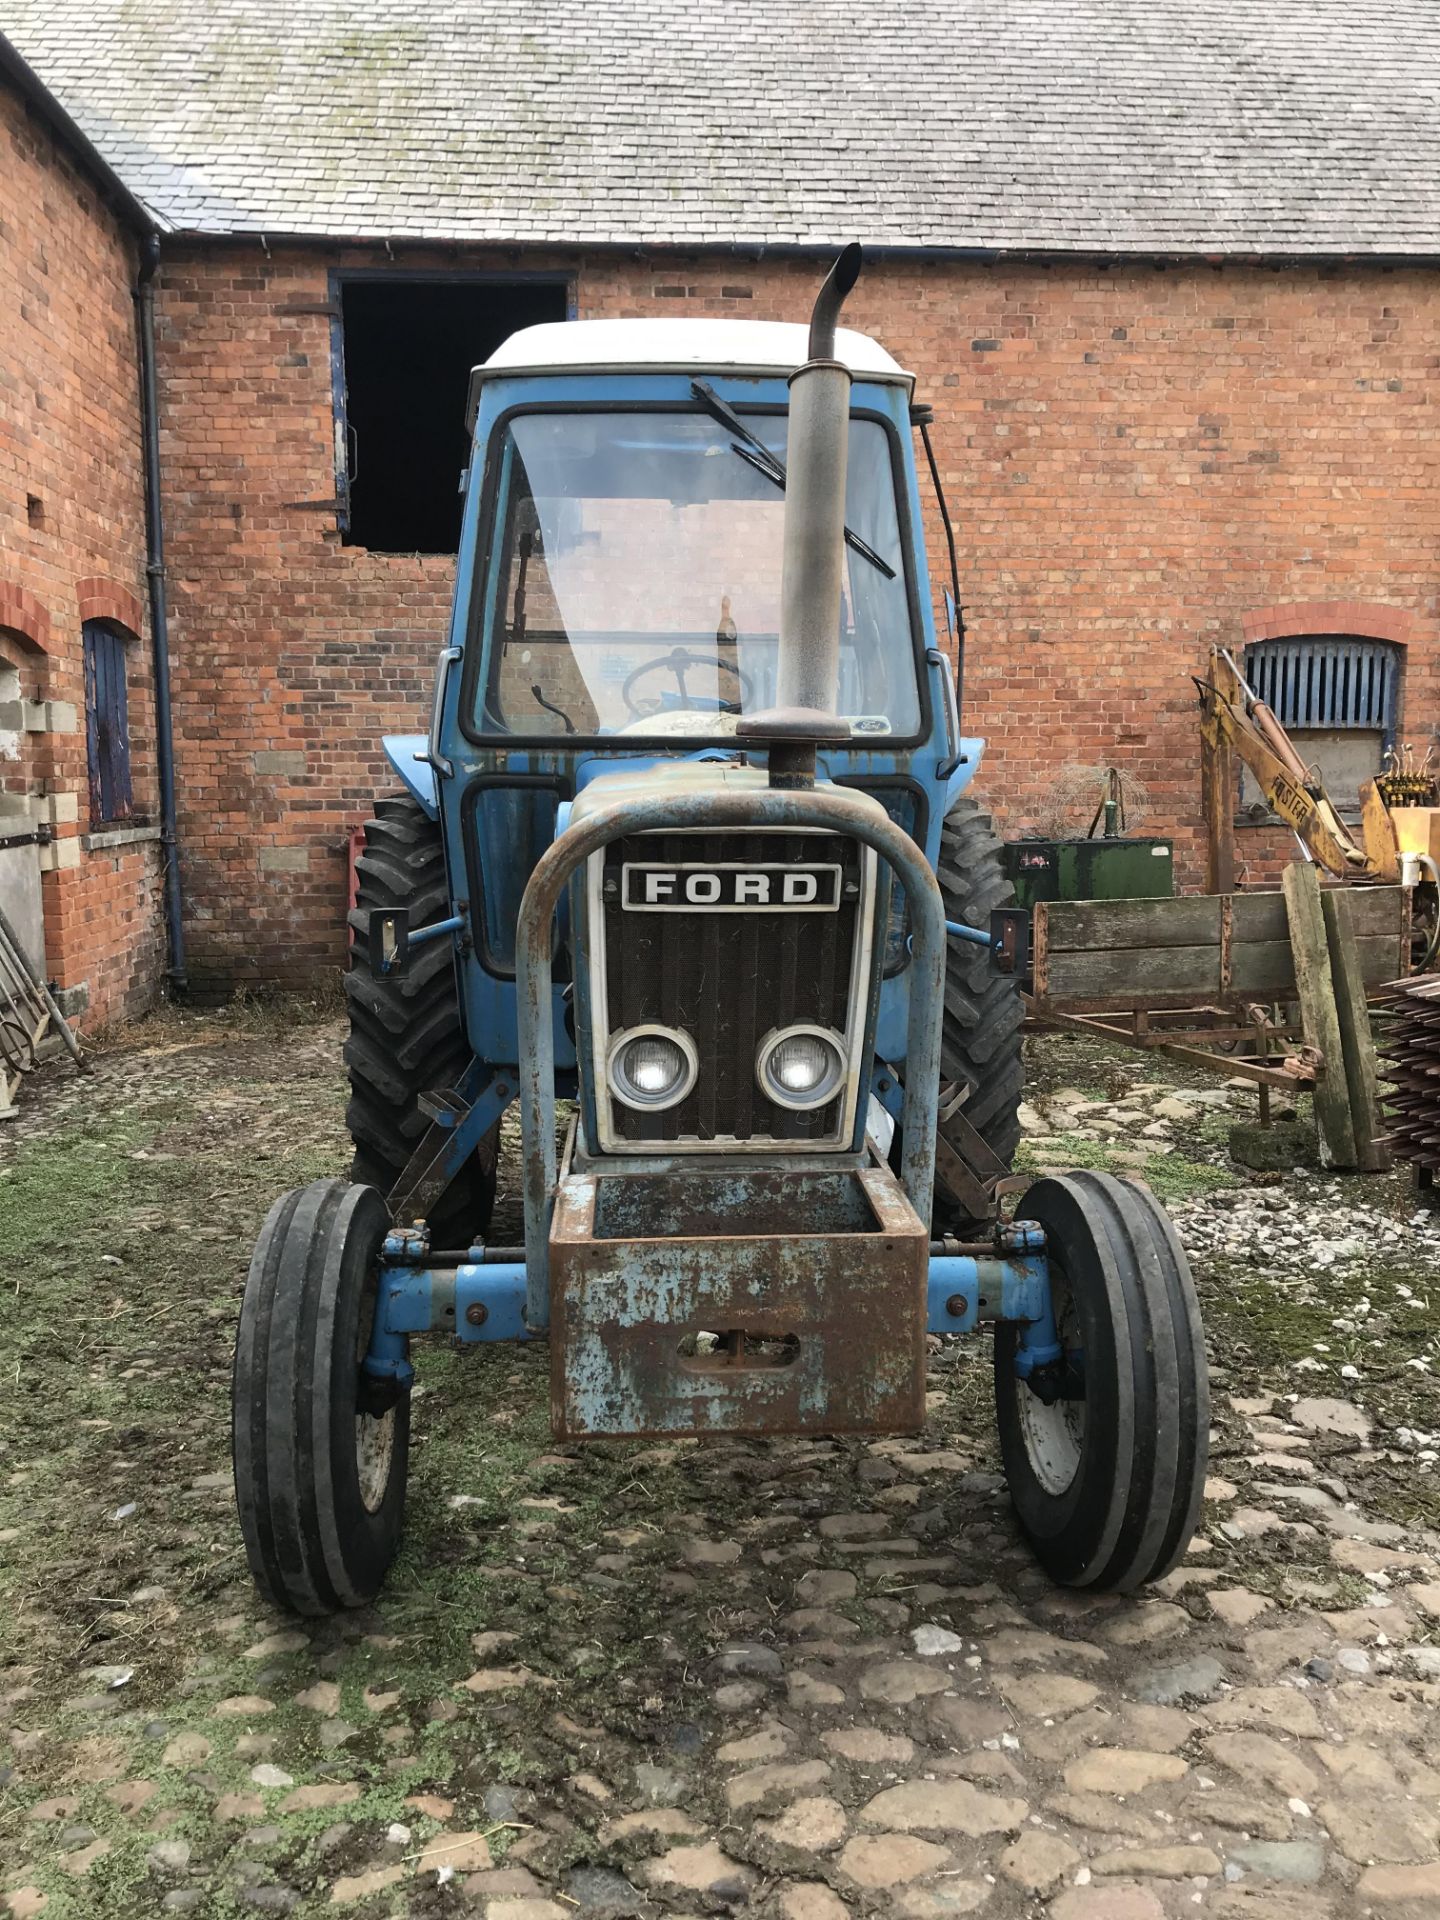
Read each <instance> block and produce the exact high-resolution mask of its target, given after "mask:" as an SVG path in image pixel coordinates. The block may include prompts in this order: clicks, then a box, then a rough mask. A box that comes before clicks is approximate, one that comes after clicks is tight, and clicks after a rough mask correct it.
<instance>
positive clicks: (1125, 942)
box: [1046, 893, 1220, 955]
mask: <svg viewBox="0 0 1440 1920" xmlns="http://www.w3.org/2000/svg"><path fill="white" fill-rule="evenodd" d="M1212 942H1213V943H1214V944H1215V945H1216V946H1218V945H1219V942H1220V902H1219V900H1218V899H1215V898H1213V897H1212V896H1209V895H1206V894H1203V893H1191V894H1182V895H1181V897H1180V898H1179V899H1178V900H1052V901H1051V902H1050V907H1049V913H1048V916H1047V927H1046V946H1047V949H1048V951H1049V952H1050V953H1051V954H1052V955H1058V954H1060V953H1075V952H1087V951H1089V949H1090V948H1092V947H1147V948H1148V947H1203V946H1207V945H1210V944H1211V943H1212Z"/></svg>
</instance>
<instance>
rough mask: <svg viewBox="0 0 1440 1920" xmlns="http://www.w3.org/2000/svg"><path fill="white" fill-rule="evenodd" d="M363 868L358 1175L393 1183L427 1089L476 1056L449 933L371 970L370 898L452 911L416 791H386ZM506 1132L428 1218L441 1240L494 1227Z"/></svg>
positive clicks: (356, 992) (353, 1010) (358, 910)
mask: <svg viewBox="0 0 1440 1920" xmlns="http://www.w3.org/2000/svg"><path fill="white" fill-rule="evenodd" d="M356 872H357V875H358V879H359V887H358V890H357V891H358V899H357V902H356V906H355V910H354V911H353V912H352V913H351V915H350V927H351V931H352V933H353V935H354V951H353V955H352V965H351V970H350V972H349V973H348V974H347V975H346V976H345V998H346V1000H347V1002H348V1003H349V1010H350V1037H349V1039H348V1040H347V1041H346V1042H345V1064H346V1066H347V1067H348V1069H349V1072H350V1104H349V1106H348V1107H347V1109H346V1112H345V1124H346V1125H347V1126H348V1127H349V1129H350V1137H351V1139H352V1140H353V1141H354V1142H355V1159H354V1162H353V1164H352V1166H351V1169H350V1177H351V1179H352V1180H356V1181H359V1182H360V1183H361V1184H362V1185H366V1186H374V1187H378V1188H379V1189H380V1191H381V1193H383V1194H388V1193H389V1192H390V1190H391V1188H392V1187H393V1186H394V1184H395V1182H396V1181H397V1180H398V1179H399V1177H400V1175H401V1174H402V1173H403V1172H404V1170H405V1167H406V1165H407V1163H408V1161H409V1159H410V1156H411V1154H412V1153H413V1152H414V1151H415V1148H416V1146H417V1145H418V1144H419V1142H420V1140H421V1139H422V1138H423V1137H424V1135H425V1133H426V1131H427V1129H428V1128H429V1125H430V1121H429V1118H428V1116H427V1115H426V1114H425V1113H424V1112H422V1110H421V1107H420V1099H421V1096H422V1095H423V1094H426V1093H434V1092H438V1091H443V1090H445V1089H448V1088H450V1087H453V1086H454V1085H455V1083H456V1082H457V1081H458V1080H459V1078H460V1076H461V1074H462V1073H463V1072H464V1071H465V1068H466V1067H467V1066H468V1065H469V1062H470V1056H471V1048H470V1044H469V1042H468V1040H467V1039H466V1036H465V1023H464V1020H463V1018H462V1015H461V1008H460V988H459V983H458V981H457V979H456V973H455V955H454V951H453V949H452V947H451V944H450V942H449V941H448V940H432V941H429V942H427V943H426V944H425V945H424V946H420V947H417V948H416V949H415V951H414V957H413V959H412V960H411V962H410V964H409V966H408V967H407V968H406V970H405V971H404V972H403V973H401V974H399V975H396V976H394V977H392V978H389V979H381V980H377V979H376V978H374V976H373V975H372V974H371V972H370V956H369V943H370V914H371V911H372V909H374V908H377V907H380V908H395V907H405V908H408V910H409V913H410V924H411V926H412V927H415V928H419V927H423V926H426V925H429V924H430V923H431V922H433V921H436V920H443V919H444V918H445V917H446V915H448V914H449V912H450V889H449V885H448V883H447V881H446V877H445V849H444V845H443V843H442V840H441V837H440V828H439V825H438V823H437V822H436V821H434V820H432V819H431V818H430V816H429V814H428V813H426V811H425V809H424V808H423V807H422V806H421V805H420V803H419V801H418V800H415V799H412V798H411V796H410V795H409V794H399V795H396V796H395V797H393V798H391V799H386V800H381V801H378V802H377V804H376V809H375V818H374V819H373V820H370V821H368V822H367V823H366V827H365V851H364V852H363V853H362V854H361V855H360V858H359V860H358V861H357V862H356ZM499 1138H500V1130H499V1127H498V1126H497V1127H496V1128H495V1129H494V1131H493V1132H492V1133H491V1135H490V1136H489V1137H488V1138H487V1139H486V1141H485V1142H484V1144H483V1145H482V1146H481V1148H480V1150H479V1152H478V1153H477V1154H476V1155H475V1156H474V1158H473V1159H472V1160H470V1161H469V1162H468V1163H467V1165H466V1166H465V1167H464V1168H463V1169H462V1170H461V1171H460V1173H458V1174H457V1175H456V1176H455V1178H454V1180H452V1181H451V1183H450V1186H449V1187H448V1189H447V1190H446V1192H445V1193H444V1194H443V1195H442V1197H441V1199H440V1201H439V1203H438V1205H437V1206H436V1208H435V1213H434V1217H433V1218H432V1219H431V1221H430V1229H431V1240H432V1242H433V1244H434V1245H435V1246H437V1247H468V1246H469V1245H470V1244H471V1243H472V1241H474V1240H476V1239H478V1238H481V1237H483V1235H484V1234H485V1233H486V1232H487V1230H488V1229H489V1226H490V1215H491V1213H492V1211H493V1209H494V1205H495V1168H496V1161H497V1158H498V1152H499Z"/></svg>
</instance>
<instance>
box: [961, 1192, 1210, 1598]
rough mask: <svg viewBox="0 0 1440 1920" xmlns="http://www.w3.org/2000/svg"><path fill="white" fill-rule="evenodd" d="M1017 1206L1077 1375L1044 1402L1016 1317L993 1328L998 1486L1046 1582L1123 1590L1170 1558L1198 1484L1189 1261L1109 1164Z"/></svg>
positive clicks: (1202, 1388) (1205, 1435) (1203, 1399)
mask: <svg viewBox="0 0 1440 1920" xmlns="http://www.w3.org/2000/svg"><path fill="white" fill-rule="evenodd" d="M1017 1218H1021V1219H1024V1220H1034V1221H1036V1222H1038V1224H1039V1225H1040V1226H1042V1227H1043V1228H1044V1229H1045V1239H1046V1247H1047V1251H1048V1255H1049V1262H1050V1272H1051V1288H1052V1298H1053V1302H1054V1307H1055V1318H1056V1325H1057V1327H1058V1330H1059V1334H1060V1340H1061V1344H1062V1345H1063V1346H1064V1347H1065V1348H1066V1350H1067V1352H1068V1353H1070V1354H1076V1355H1078V1357H1079V1358H1078V1373H1079V1378H1080V1381H1081V1382H1082V1386H1081V1391H1080V1397H1077V1398H1070V1399H1063V1398H1062V1399H1057V1400H1055V1401H1054V1403H1053V1404H1052V1405H1050V1406H1048V1407H1047V1406H1045V1405H1044V1403H1043V1402H1042V1400H1041V1399H1040V1397H1039V1396H1038V1395H1037V1394H1036V1393H1035V1392H1034V1390H1033V1389H1032V1387H1031V1386H1030V1385H1029V1383H1028V1382H1026V1381H1024V1380H1021V1379H1018V1378H1017V1377H1016V1373H1015V1355H1016V1351H1017V1348H1018V1345H1019V1336H1018V1331H1017V1329H1016V1328H1015V1327H1014V1326H1013V1325H1001V1326H997V1328H996V1332H995V1402H996V1413H997V1417H998V1421H999V1428H1000V1451H1001V1454H1002V1456H1003V1458H1004V1462H1005V1472H1006V1477H1007V1478H1008V1480H1009V1483H1010V1497H1011V1500H1012V1501H1013V1503H1014V1506H1015V1512H1016V1516H1017V1518H1018V1519H1019V1522H1020V1526H1021V1530H1022V1531H1023V1532H1024V1534H1025V1536H1026V1538H1027V1539H1028V1541H1029V1543H1030V1545H1031V1547H1032V1548H1033V1549H1034V1552H1035V1555H1036V1557H1037V1559H1038V1560H1039V1561H1040V1563H1041V1565H1042V1566H1043V1567H1044V1568H1045V1570H1046V1571H1047V1572H1048V1573H1049V1574H1050V1575H1051V1577H1052V1578H1053V1579H1055V1580H1057V1581H1059V1582H1060V1583H1061V1584H1062V1585H1064V1586H1072V1587H1094V1588H1096V1589H1099V1590H1105V1589H1114V1590H1118V1591H1121V1592H1128V1591H1129V1590H1130V1589H1132V1588H1134V1587H1139V1586H1143V1585H1144V1584H1145V1583H1146V1582H1147V1581H1151V1580H1158V1579H1160V1578H1161V1576H1162V1575H1164V1574H1166V1573H1168V1572H1169V1570H1170V1569H1171V1568H1172V1567H1173V1566H1174V1565H1175V1563H1176V1562H1177V1561H1178V1560H1179V1559H1180V1558H1181V1556H1182V1555H1183V1554H1184V1552H1185V1549H1186V1547H1187V1546H1188V1545H1189V1542H1190V1536H1191V1534H1192V1533H1193V1532H1194V1530H1195V1525H1196V1522H1197V1520H1198V1518H1199V1513H1200V1503H1201V1499H1202V1497H1203V1493H1204V1486H1205V1462H1206V1452H1207V1447H1208V1440H1209V1428H1210V1392H1209V1379H1208V1374H1207V1371H1206V1364H1205V1343H1204V1334H1203V1331H1202V1329H1201V1325H1200V1309H1199V1305H1198V1302H1197V1301H1196V1298H1195V1286H1194V1282H1193V1280H1192V1279H1191V1276H1190V1267H1189V1263H1188V1262H1187V1260H1186V1258H1185V1254H1184V1251H1183V1249H1182V1248H1181V1246H1180V1242H1179V1240H1178V1239H1177V1237H1176V1234H1175V1229H1174V1228H1173V1227H1172V1226H1171V1224H1170V1221H1169V1219H1168V1217H1167V1215H1166V1214H1165V1211H1164V1209H1163V1208H1162V1207H1161V1206H1160V1205H1159V1204H1158V1202H1157V1201H1156V1200H1155V1199H1154V1197H1153V1196H1152V1195H1151V1194H1150V1193H1149V1192H1148V1191H1147V1190H1146V1189H1145V1188H1143V1187H1140V1186H1137V1185H1135V1184H1134V1183H1133V1182H1132V1181H1128V1180H1119V1179H1116V1178H1115V1177H1114V1176H1113V1175H1111V1174H1108V1173H1089V1172H1082V1173H1072V1174H1067V1175H1065V1176H1064V1177H1059V1178H1052V1179H1046V1180H1040V1181H1037V1182H1036V1184H1035V1185H1034V1186H1033V1187H1031V1188H1030V1189H1029V1191H1028V1192H1027V1193H1025V1195H1024V1196H1023V1197H1022V1199H1021V1201H1020V1204H1019V1208H1018V1210H1017ZM1073 1365H1074V1363H1072V1368H1073ZM1073 1378H1074V1371H1073V1370H1072V1379H1073Z"/></svg>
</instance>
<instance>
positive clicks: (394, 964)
mask: <svg viewBox="0 0 1440 1920" xmlns="http://www.w3.org/2000/svg"><path fill="white" fill-rule="evenodd" d="M409 959H410V909H409V908H408V907H372V908H371V909H370V972H371V974H372V975H373V976H374V978H375V979H377V980H389V979H392V978H393V977H394V976H395V975H396V974H397V973H403V972H404V971H405V968H406V966H407V965H408V963H409Z"/></svg>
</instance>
